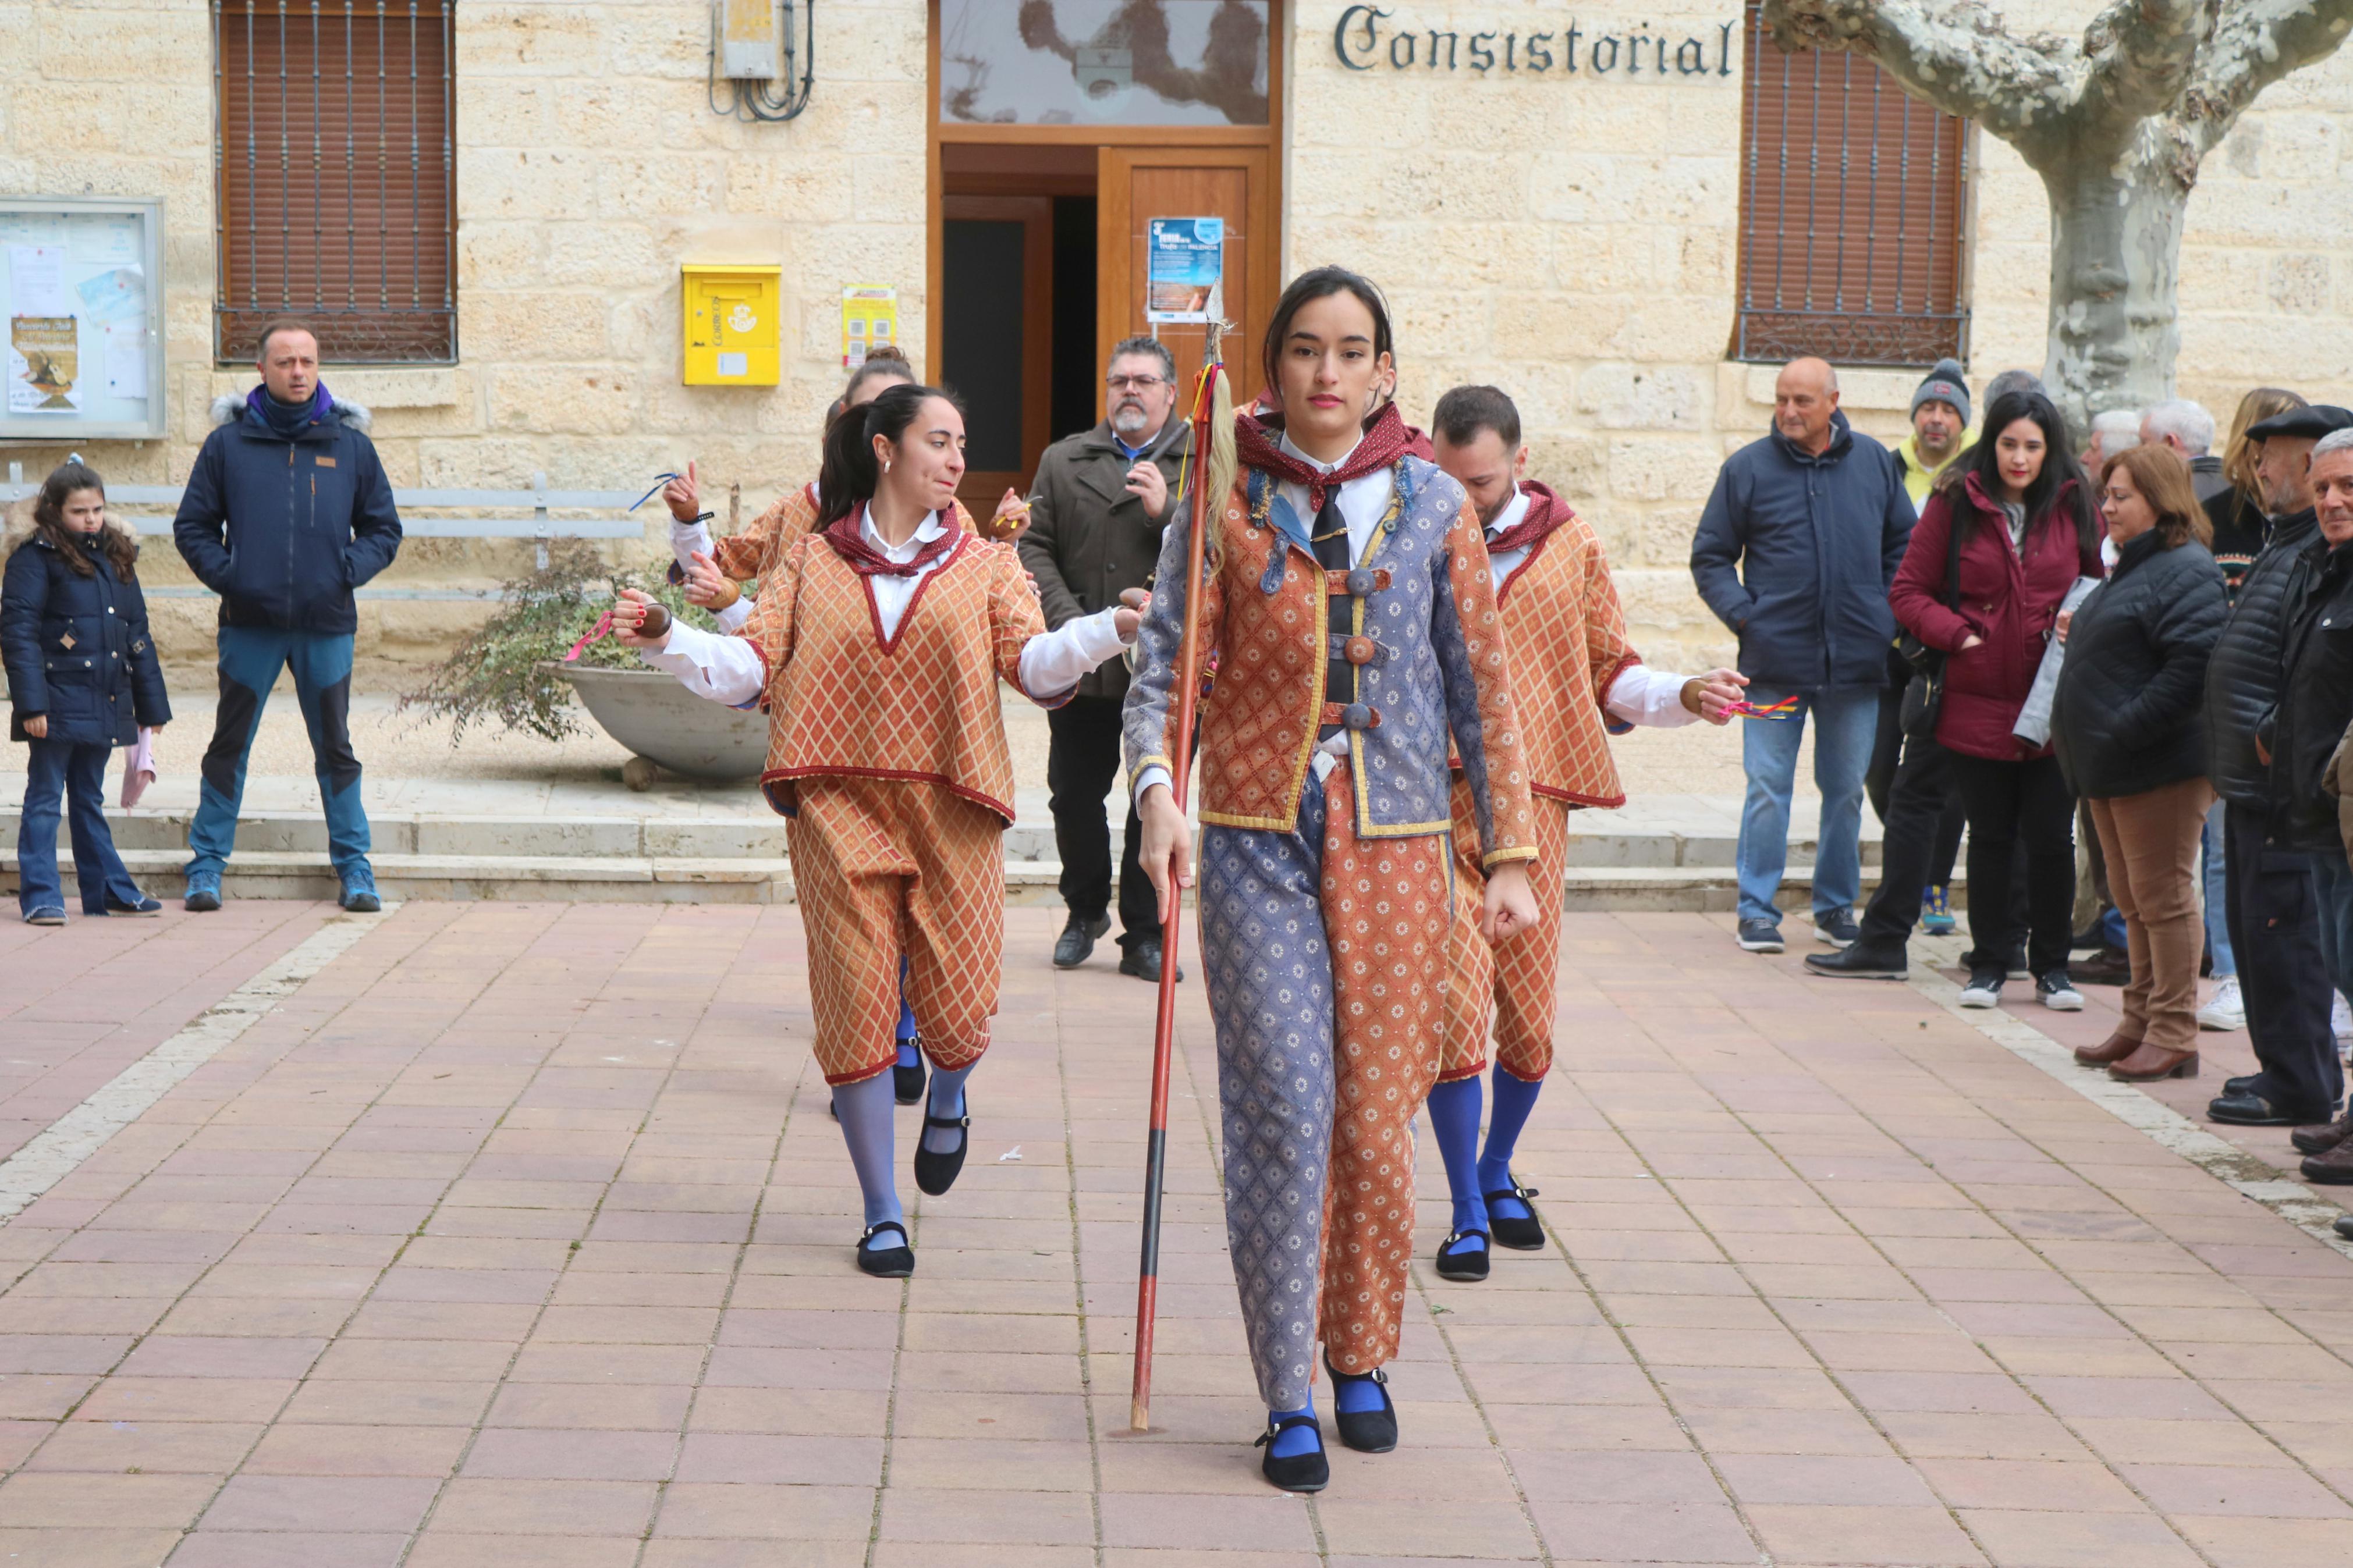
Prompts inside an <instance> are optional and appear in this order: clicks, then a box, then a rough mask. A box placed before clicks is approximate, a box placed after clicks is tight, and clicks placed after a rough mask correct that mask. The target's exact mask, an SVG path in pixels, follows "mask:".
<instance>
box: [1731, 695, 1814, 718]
mask: <svg viewBox="0 0 2353 1568" xmlns="http://www.w3.org/2000/svg"><path fill="white" fill-rule="evenodd" d="M1725 713H1727V714H1729V715H1731V716H1732V717H1733V718H1736V719H1764V720H1778V719H1795V718H1798V717H1799V713H1798V700H1797V699H1796V698H1794V697H1784V698H1783V699H1781V700H1780V701H1778V702H1768V703H1767V704H1766V705H1765V706H1764V707H1762V708H1759V707H1757V704H1755V703H1754V702H1750V701H1748V700H1746V699H1745V698H1744V699H1743V700H1740V701H1738V702H1735V703H1731V704H1729V705H1727V706H1726V707H1725Z"/></svg>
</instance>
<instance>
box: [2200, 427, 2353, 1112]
mask: <svg viewBox="0 0 2353 1568" xmlns="http://www.w3.org/2000/svg"><path fill="white" fill-rule="evenodd" d="M2344 429H2353V413H2348V412H2347V411H2346V410H2345V409H2342V408H2337V407H2333V406H2331V405H2327V404H2315V405H2312V406H2311V407H2308V408H2292V409H2290V410H2288V411H2287V412H2286V413H2284V414H2279V415H2274V416H2272V417H2271V418H2269V419H2265V420H2263V421H2261V422H2260V423H2258V424H2255V425H2253V426H2249V427H2248V430H2247V434H2248V435H2249V436H2250V437H2253V438H2254V439H2256V440H2259V441H2261V442H2262V443H2263V456H2262V458H2260V459H2259V460H2258V462H2257V465H2256V469H2255V472H2256V476H2257V478H2258V479H2260V481H2261V482H2262V486H2263V509H2264V510H2266V511H2267V512H2269V513H2270V514H2271V517H2272V529H2271V539H2270V542H2267V543H2266V544H2265V545H2264V546H2263V552H2262V553H2261V554H2259V555H2257V556H2256V557H2255V560H2254V564H2253V565H2252V566H2250V567H2248V568H2247V574H2246V577H2245V578H2244V580H2243V581H2242V583H2241V584H2240V588H2239V601H2238V603H2237V605H2234V606H2233V607H2232V611H2231V618H2230V619H2229V620H2228V621H2226V622H2225V623H2224V624H2223V626H2222V636H2221V639H2220V640H2218V641H2217V642H2216V643H2215V645H2214V653H2213V658H2212V659H2211V662H2210V663H2209V664H2208V665H2207V667H2206V752H2207V776H2208V777H2209V778H2210V779H2211V781H2212V782H2213V785H2214V791H2215V793H2216V794H2217V795H2221V797H2222V802H2223V813H2222V831H2223V855H2222V858H2223V863H2224V867H2225V873H2224V874H2225V877H2226V879H2227V885H2226V892H2227V898H2226V912H2227V915H2228V920H2229V926H2230V932H2231V946H2232V950H2233V951H2234V952H2236V953H2237V955H2238V960H2239V978H2240V982H2241V984H2240V992H2241V994H2242V996H2244V997H2245V999H2246V1006H2247V1034H2248V1037H2249V1038H2250V1040H2251V1041H2252V1043H2253V1046H2254V1048H2255V1060H2256V1063H2257V1064H2258V1068H2259V1070H2258V1071H2256V1072H2255V1073H2253V1074H2252V1075H2250V1076H2249V1077H2246V1078H2234V1079H2230V1080H2229V1081H2228V1082H2227V1083H2225V1084H2224V1085H2223V1086H2222V1094H2221V1098H2219V1099H2217V1100H2214V1101H2213V1103H2212V1104H2211V1105H2209V1106H2208V1107H2207V1110H2206V1113H2207V1115H2209V1116H2211V1118H2213V1119H2214V1120H2215V1121H2232V1122H2238V1123H2241V1124H2242V1125H2247V1126H2256V1127H2272V1126H2284V1125H2289V1124H2293V1123H2296V1122H2314V1121H2328V1120H2330V1119H2331V1118H2332V1117H2334V1115H2335V1114H2336V1110H2337V1100H2338V1099H2339V1098H2340V1096H2341V1095H2342V1093H2343V1091H2344V1087H2345V1082H2344V1073H2343V1070H2342V1068H2339V1066H2338V1065H2337V1043H2336V1040H2335V1038H2334V1037H2333V1036H2332V1035H2331V1033H2330V1031H2329V1027H2328V1009H2329V991H2330V982H2329V977H2328V973H2329V972H2328V965H2327V962H2326V960H2325V959H2324V957H2323V955H2322V952H2321V940H2320V912H2319V908H2318V905H2317V903H2316V889H2315V886H2314V880H2313V858H2312V855H2311V853H2310V852H2309V851H2308V850H2304V849H2299V848H2297V847H2295V843H2296V841H2295V837H2294V836H2293V835H2292V834H2291V833H2290V831H2289V824H2288V812H2289V807H2290V805H2291V802H2290V800H2289V798H2288V792H2287V791H2286V789H2285V788H2284V784H2285V781H2284V780H2278V781H2275V780H2274V772H2273V768H2272V756H2271V750H2270V740H2269V736H2270V733H2271V724H2272V721H2273V718H2274V713H2275V712H2276V710H2277V709H2278V707H2279V702H2280V697H2281V690H2282V682H2283V669H2282V659H2283V655H2284V649H2285V638H2286V631H2287V628H2288V626H2289V624H2290V623H2291V622H2292V621H2293V620H2294V619H2295V615H2296V612H2297V610H2298V608H2299V607H2300V606H2301V605H2303V603H2304V600H2305V596H2306V594H2307V593H2308V592H2309V590H2310V588H2311V585H2312V578H2313V574H2314V571H2315V569H2316V568H2315V563H2316V560H2317V559H2318V557H2316V555H2315V553H2314V552H2312V551H2310V550H2309V549H2307V548H2306V547H2307V546H2309V545H2310V544H2311V542H2312V541H2313V539H2314V538H2315V536H2316V534H2317V532H2318V530H2319V526H2320V524H2319V520H2318V516H2317V513H2316V511H2315V510H2314V506H2313V489H2312V472H2311V469H2312V448H2313V447H2314V445H2315V444H2316V443H2317V442H2318V441H2319V439H2320V438H2321V437H2323V436H2326V435H2328V434H2329V433H2330V432H2332V431H2336V430H2344Z"/></svg>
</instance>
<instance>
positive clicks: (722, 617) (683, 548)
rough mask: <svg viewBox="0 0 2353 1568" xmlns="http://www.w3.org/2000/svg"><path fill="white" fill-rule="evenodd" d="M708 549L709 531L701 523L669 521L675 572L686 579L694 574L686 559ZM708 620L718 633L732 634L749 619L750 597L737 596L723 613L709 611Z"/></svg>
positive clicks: (688, 560)
mask: <svg viewBox="0 0 2353 1568" xmlns="http://www.w3.org/2000/svg"><path fill="white" fill-rule="evenodd" d="M712 548H713V547H712V542H711V530H710V528H709V527H707V526H706V525H705V524H703V523H702V521H699V520H698V521H694V522H681V521H678V519H676V518H671V519H670V557H671V559H673V560H675V561H676V562H677V563H678V569H679V570H680V571H681V572H683V573H685V574H687V575H688V576H689V577H690V578H691V577H692V576H693V574H694V563H693V561H691V559H689V558H690V557H691V556H692V555H694V554H695V553H696V552H701V553H702V554H704V555H708V554H710V553H711V552H712ZM711 616H712V619H713V620H715V621H717V622H718V623H719V629H720V630H721V631H723V632H732V631H733V630H734V629H735V628H736V627H738V626H742V625H743V624H744V622H745V621H748V620H750V619H751V618H752V595H749V594H738V595H735V602H734V603H733V604H732V605H728V606H727V607H726V608H725V609H723V610H713V611H712V612H711Z"/></svg>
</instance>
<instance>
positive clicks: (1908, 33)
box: [1765, 0, 2084, 160]
mask: <svg viewBox="0 0 2353 1568" xmlns="http://www.w3.org/2000/svg"><path fill="white" fill-rule="evenodd" d="M1765 25H1766V26H1767V27H1768V28H1770V29H1771V31H1772V34H1773V41H1774V42H1775V43H1777V44H1778V45H1779V46H1780V47H1783V48H1785V49H1788V50H1791V51H1796V50H1799V49H1846V50H1850V51H1852V52H1853V53H1855V54H1859V55H1863V56H1867V57H1868V58H1872V59H1875V60H1877V61H1878V62H1879V63H1880V65H1881V66H1883V68H1885V69H1886V70H1887V72H1888V74H1889V75H1891V76H1893V77H1894V79H1896V81H1897V82H1898V83H1899V84H1900V85H1901V86H1902V87H1903V88H1904V89H1905V90H1906V91H1908V92H1910V93H1911V94H1912V95H1913V96H1914V97H1915V98H1918V99H1921V100H1925V101H1926V102H1927V103H1930V104H1932V105H1934V106H1935V107H1936V108H1937V109H1940V110H1943V111H1944V112H1946V113H1947V114H1951V115H1957V116H1960V117H1962V118H1964V119H1968V120H1974V121H1978V123H1979V124H1980V125H1983V126H1984V127H1985V128H1986V129H1987V130H1988V131H1990V132H1993V133H1994V134H1995V135H1997V136H1999V137H2000V138H2002V139H2003V140H2004V141H2007V142H2015V143H2018V144H2019V147H2020V151H2021V153H2025V154H2026V155H2027V156H2028V157H2029V159H2030V160H2031V158H2032V156H2033V149H2034V148H2035V146H2036V144H2038V143H2041V142H2046V141H2048V140H2049V139H2051V138H2053V137H2056V136H2059V135H2062V134H2063V128H2062V124H2061V122H2062V121H2063V120H2064V119H2065V118H2066V117H2067V116H2068V114H2069V113H2070V112H2071V111H2072V110H2073V109H2074V107H2075V105H2076V102H2077V100H2079V99H2080V97H2081V96H2082V93H2083V89H2084V68H2083V62H2082V59H2081V58H2080V56H2077V55H2076V54H2075V48H2074V45H2073V43H2072V42H2071V41H2070V40H2067V39H2063V38H2060V37H2056V36H2054V35H2052V34H2048V33H2040V34H2031V35H2029V36H2027V37H2012V36H2011V34H2010V29H2009V28H2008V26H2005V25H2004V24H2003V22H2002V20H2001V18H2000V16H1997V15H1995V14H1994V13H1993V12H1991V11H1989V10H1988V9H1987V8H1986V7H1985V6H1984V5H1981V4H1978V3H1977V0H1765Z"/></svg>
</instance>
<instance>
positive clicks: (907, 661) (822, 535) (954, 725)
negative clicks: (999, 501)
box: [615, 384, 1141, 1278]
mask: <svg viewBox="0 0 2353 1568" xmlns="http://www.w3.org/2000/svg"><path fill="white" fill-rule="evenodd" d="M963 448H964V419H963V414H962V411H961V410H960V409H959V408H958V407H957V406H956V405H955V401H954V400H953V399H951V398H950V397H948V396H947V395H945V394H944V393H941V392H938V391H935V390H934V389H932V388H929V387H923V386H916V385H912V384H900V385H894V386H892V387H889V388H887V389H885V390H884V391H883V392H882V393H881V395H878V396H877V397H875V398H874V399H873V400H872V401H871V403H868V404H866V405H862V406H858V407H852V408H849V409H845V410H844V411H842V412H841V413H840V414H839V415H838V416H836V418H835V420H834V422H833V424H832V426H830V427H829V428H828V432H827V437H826V461H825V468H824V471H823V473H822V474H821V475H820V477H819V486H820V493H821V494H822V495H823V496H824V497H825V498H827V500H826V504H825V505H823V506H821V507H820V508H819V509H818V513H817V516H816V518H815V519H814V525H813V527H812V528H811V529H809V530H807V531H803V532H801V533H800V534H799V535H798V536H797V537H796V538H795V539H793V540H792V541H791V542H790V543H789V544H787V545H786V547H785V548H784V550H783V551H782V552H781V553H780V554H779V555H778V557H777V558H776V561H775V563H773V564H772V565H771V567H770V568H769V569H768V570H767V572H766V573H765V576H764V579H763V581H762V584H761V592H760V595H759V598H758V601H757V603H756V605H754V609H753V612H752V616H751V618H750V620H749V621H748V622H746V623H745V625H744V627H743V629H742V631H741V632H740V633H739V634H738V635H736V636H734V637H714V636H712V635H711V634H708V633H703V632H698V631H696V630H695V629H694V628H692V627H691V626H684V625H682V624H677V623H673V622H670V619H669V617H668V616H666V615H662V614H660V613H659V605H652V604H651V602H650V601H649V600H648V599H646V598H645V596H644V595H635V594H632V595H625V597H624V600H623V603H622V604H621V605H617V606H616V615H615V618H616V621H617V622H618V623H620V624H621V625H622V626H624V628H625V637H626V640H628V641H630V642H631V643H632V644H633V645H634V646H638V647H643V648H644V649H645V650H646V658H647V659H648V661H649V662H650V663H652V664H654V665H656V666H657V667H658V668H664V669H668V670H670V671H671V672H672V673H673V674H675V675H677V676H678V677H679V679H681V681H682V682H684V683H685V684H686V685H687V686H688V687H689V688H690V689H693V690H695V691H698V692H700V693H702V695H704V696H706V697H710V698H712V699H713V700H719V701H724V702H731V703H734V704H736V705H739V706H749V705H751V704H753V703H757V704H758V705H759V706H760V707H762V708H765V710H767V713H768V724H769V742H768V765H767V768H766V770H765V772H764V773H762V774H761V786H762V788H763V789H764V790H765V791H766V793H767V795H768V798H769V800H770V802H771V803H772V804H773V805H775V806H776V809H777V810H778V811H780V812H783V813H784V814H785V815H786V816H788V817H790V818H791V819H792V823H791V826H790V828H789V829H788V837H789V839H790V843H791V847H792V855H793V871H794V879H795V883H796V885H797V889H798V890H799V894H800V900H801V905H802V917H803V919H802V924H803V930H804V932H805V934H806V936H807V942H808V955H809V989H810V993H811V997H812V1002H813V1005H814V1012H815V1015H816V1023H817V1029H816V1049H817V1058H818V1065H819V1066H820V1067H821V1068H823V1069H824V1072H825V1078H826V1081H827V1082H828V1084H830V1085H832V1086H833V1089H834V1105H835V1109H836V1111H837V1113H838V1114H839V1117H840V1121H841V1128H842V1135H843V1137H844V1139H845V1140H846V1141H847V1142H848V1143H849V1151H850V1159H851V1163H853V1164H854V1165H855V1166H856V1167H857V1170H858V1177H859V1184H860V1188H861V1190H862V1191H863V1193H864V1194H865V1200H866V1218H867V1230H866V1234H865V1235H864V1236H863V1237H860V1247H859V1252H858V1261H859V1265H860V1268H864V1269H865V1270H866V1271H867V1272H869V1273H871V1274H881V1275H885V1276H888V1277H892V1278H897V1277H901V1276H903V1275H905V1274H907V1273H909V1272H912V1271H913V1268H914V1257H913V1250H912V1248H911V1247H909V1246H908V1244H907V1240H908V1238H907V1232H906V1227H905V1226H904V1224H903V1223H902V1219H901V1216H900V1211H899V1200H898V1193H897V1187H896V1184H895V1182H894V1180H893V1178H892V1125H891V1106H892V1087H893V1086H892V1081H891V1079H890V1078H889V1077H887V1076H886V1075H885V1069H886V1068H890V1067H892V1064H893V1062H894V1060H895V1059H896V1055H897V1041H896V1039H895V1037H894V1032H893V1028H892V1025H893V1021H894V1018H895V1016H896V1014H897V1011H898V1007H897V1005H896V1004H897V999H898V996H899V993H900V976H901V973H902V959H903V963H904V969H903V973H904V974H905V976H906V985H905V991H906V1000H907V1002H908V1004H909V1005H911V1006H912V1007H913V1011H914V1016H915V1021H916V1024H917V1025H918V1026H919V1027H920V1030H921V1034H922V1038H923V1051H924V1053H925V1054H926V1055H927V1056H928V1057H929V1058H931V1063H932V1067H933V1069H934V1070H933V1073H932V1077H931V1089H930V1109H929V1113H928V1114H927V1115H926V1117H925V1118H924V1127H925V1129H926V1131H925V1132H924V1134H923V1140H922V1142H920V1144H919V1145H918V1148H917V1150H916V1153H915V1160H914V1166H915V1180H916V1184H918V1185H919V1186H921V1187H922V1188H923V1191H925V1192H927V1193H934V1194H937V1193H944V1192H945V1191H947V1189H948V1186H949V1185H950V1184H952V1183H953V1182H954V1181H955V1176H956V1173H957V1172H958V1171H960V1170H961V1169H962V1167H963V1164H964V1157H965V1150H966V1148H967V1147H968V1145H969V1143H970V1132H969V1130H968V1129H969V1122H970V1118H969V1113H968V1110H967V1108H966V1103H965V1080H966V1079H967V1078H969V1077H970V1075H971V1073H972V1070H973V1068H975V1066H976V1065H977V1064H978V1062H979V1060H980V1058H981V1055H982V1053H983V1052H985V1051H986V1050H987V1048H988V1021H989V1017H990V1016H991V1015H993V1014H994V1013H995V1012H996V1011H997V980H998V973H999V966H1000V960H1001V957H1002V952H1003V947H1004V937H1005V871H1004V858H1003V854H1004V852H1003V847H1002V844H1001V842H1000V840H1001V837H1002V835H1003V833H1004V830H1005V827H1006V825H1007V824H1008V823H1009V822H1011V821H1012V819H1013V806H1012V800H1013V763H1012V758H1011V756H1010V754H1009V753H1008V751H1007V748H1006V742H1005V723H1004V720H1003V717H1002V716H1001V714H1000V712H999V710H998V707H997V682H998V681H999V680H1003V681H1006V682H1008V683H1009V684H1011V685H1013V686H1016V687H1018V689H1020V690H1021V691H1022V692H1023V693H1024V694H1025V695H1027V696H1029V698H1031V699H1032V700H1035V701H1038V702H1040V703H1044V704H1047V705H1049V706H1050V705H1052V704H1054V703H1057V702H1060V701H1064V700H1068V698H1069V696H1070V693H1071V689H1073V688H1074V687H1075V686H1076V685H1077V682H1078V679H1079V677H1080V676H1082V675H1083V674H1084V673H1086V671H1088V670H1090V669H1092V668H1094V666H1096V665H1097V664H1100V663H1101V662H1103V660H1104V659H1106V658H1112V657H1113V656H1115V655H1116V654H1118V653H1119V652H1120V650H1121V648H1122V647H1123V646H1124V641H1125V639H1126V638H1128V637H1133V635H1134V628H1135V625H1136V621H1137V615H1136V611H1135V610H1134V609H1133V608H1130V607H1124V606H1123V607H1121V608H1118V609H1114V610H1106V611H1104V612H1103V613H1102V614H1100V615H1095V616H1082V617H1081V618H1080V619H1078V620H1074V621H1071V622H1070V623H1068V624H1067V625H1065V626H1062V627H1060V629H1058V630H1056V631H1053V632H1049V631H1047V629H1046V622H1045V616H1044V615H1043V613H1042V612H1041V611H1040V610H1039V607H1038V598H1037V595H1036V594H1035V593H1034V592H1033V591H1032V590H1031V589H1030V586H1029V576H1028V574H1026V573H1024V572H1023V571H1022V569H1021V564H1020V561H1019V558H1018V556H1016V555H1015V553H1014V552H1013V549H1012V547H1011V546H1010V545H1008V544H999V543H995V542H990V541H987V540H984V539H981V538H978V537H976V536H975V535H974V534H972V533H969V532H967V531H964V530H963V529H961V528H958V527H957V526H956V525H955V521H954V513H953V510H952V509H953V502H954V498H955V484H956V481H957V480H958V479H961V478H962V477H963V474H964V451H963ZM835 498H839V499H838V500H836V499H835ZM1138 598H1139V599H1140V598H1141V595H1138ZM649 609H650V611H652V612H653V614H651V615H650V616H649Z"/></svg>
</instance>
